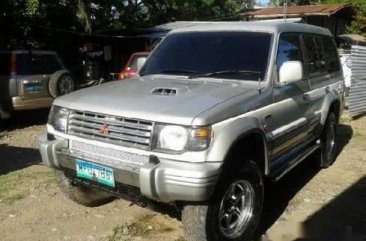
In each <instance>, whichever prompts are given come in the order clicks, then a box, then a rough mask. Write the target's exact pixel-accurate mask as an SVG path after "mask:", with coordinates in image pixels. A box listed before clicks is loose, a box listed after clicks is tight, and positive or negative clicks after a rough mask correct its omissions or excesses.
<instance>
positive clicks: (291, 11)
mask: <svg viewBox="0 0 366 241" xmlns="http://www.w3.org/2000/svg"><path fill="white" fill-rule="evenodd" d="M345 9H347V10H348V11H351V13H355V9H354V8H353V7H352V5H351V4H349V3H339V4H319V5H305V6H288V7H287V10H286V14H287V16H288V17H299V16H315V15H318V16H331V15H333V14H336V13H338V12H340V11H342V10H345ZM284 12H285V9H284V8H283V7H269V8H262V9H257V10H254V11H249V12H246V13H243V16H250V17H254V18H257V19H259V18H275V17H282V16H283V15H284Z"/></svg>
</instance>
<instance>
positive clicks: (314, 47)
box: [304, 34, 326, 77]
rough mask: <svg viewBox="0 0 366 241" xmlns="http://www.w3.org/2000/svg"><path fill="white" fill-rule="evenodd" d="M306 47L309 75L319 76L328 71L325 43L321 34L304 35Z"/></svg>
mask: <svg viewBox="0 0 366 241" xmlns="http://www.w3.org/2000/svg"><path fill="white" fill-rule="evenodd" d="M304 44H305V49H306V57H307V58H306V66H307V69H308V73H309V76H310V77H312V76H317V75H320V74H323V73H325V72H326V62H325V57H324V55H323V43H322V41H321V38H320V36H316V35H309V34H306V35H304Z"/></svg>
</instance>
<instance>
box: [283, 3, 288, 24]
mask: <svg viewBox="0 0 366 241" xmlns="http://www.w3.org/2000/svg"><path fill="white" fill-rule="evenodd" d="M287 6H288V0H285V2H284V3H283V8H282V14H283V19H284V20H285V23H286V20H287Z"/></svg>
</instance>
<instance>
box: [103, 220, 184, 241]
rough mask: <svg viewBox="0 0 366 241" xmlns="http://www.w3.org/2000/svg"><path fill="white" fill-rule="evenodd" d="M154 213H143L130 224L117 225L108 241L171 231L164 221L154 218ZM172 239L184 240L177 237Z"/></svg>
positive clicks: (125, 239)
mask: <svg viewBox="0 0 366 241" xmlns="http://www.w3.org/2000/svg"><path fill="white" fill-rule="evenodd" d="M155 217H158V216H156V215H154V214H152V215H145V216H143V217H141V218H140V219H139V220H137V221H136V222H134V223H132V224H124V225H119V226H116V227H114V228H113V230H112V235H111V236H110V237H109V241H133V240H135V238H136V237H142V236H144V237H147V236H149V235H154V234H160V233H168V232H171V231H173V229H172V228H171V227H169V226H168V225H167V224H165V222H162V221H160V220H159V219H156V218H155ZM172 241H186V240H185V239H184V238H183V237H178V238H177V239H174V240H172Z"/></svg>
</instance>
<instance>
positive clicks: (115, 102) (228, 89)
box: [54, 76, 256, 125]
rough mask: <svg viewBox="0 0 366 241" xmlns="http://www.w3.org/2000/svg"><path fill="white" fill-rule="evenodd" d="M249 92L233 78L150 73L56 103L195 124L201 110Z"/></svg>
mask: <svg viewBox="0 0 366 241" xmlns="http://www.w3.org/2000/svg"><path fill="white" fill-rule="evenodd" d="M247 92H253V94H254V93H256V89H255V88H254V87H252V86H245V85H243V84H242V83H237V82H231V81H230V82H223V81H203V80H198V79H194V80H188V79H183V78H182V77H181V78H179V79H177V78H173V77H159V78H158V77H157V76H155V77H148V76H146V77H138V78H134V79H127V80H124V81H114V82H111V83H106V84H102V85H99V86H94V87H91V88H87V89H82V90H79V91H76V92H73V93H71V94H68V95H65V96H62V97H60V98H57V99H56V100H55V102H54V105H58V106H62V107H65V108H70V109H75V110H81V111H89V112H94V113H103V114H108V115H115V116H122V117H126V118H136V119H141V120H149V121H155V122H163V123H175V124H181V125H191V124H192V123H193V120H194V118H195V117H197V116H199V115H200V114H201V113H203V112H206V111H207V110H209V109H211V108H214V107H215V106H217V105H220V104H221V103H223V102H225V101H228V100H229V99H231V98H233V97H235V96H238V95H242V94H245V93H247ZM201 122H202V121H201ZM201 124H203V123H201ZM204 124H211V123H204Z"/></svg>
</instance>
